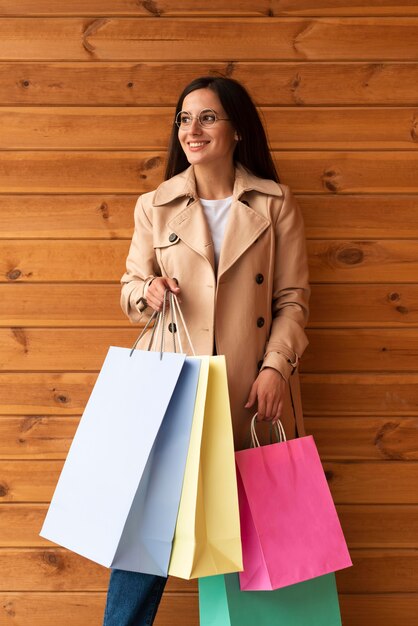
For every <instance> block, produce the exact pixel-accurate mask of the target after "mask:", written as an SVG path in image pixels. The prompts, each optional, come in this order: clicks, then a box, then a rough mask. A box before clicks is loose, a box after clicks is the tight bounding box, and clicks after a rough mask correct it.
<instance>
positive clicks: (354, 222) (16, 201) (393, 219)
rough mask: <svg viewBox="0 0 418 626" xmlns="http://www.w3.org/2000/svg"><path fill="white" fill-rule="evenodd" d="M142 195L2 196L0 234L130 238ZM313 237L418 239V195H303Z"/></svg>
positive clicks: (12, 236)
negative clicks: (137, 201) (135, 210)
mask: <svg viewBox="0 0 418 626" xmlns="http://www.w3.org/2000/svg"><path fill="white" fill-rule="evenodd" d="M137 197H138V195H137V194H132V195H106V194H101V195H65V194H51V195H34V194H22V195H16V194H14V195H7V194H4V195H0V239H20V238H24V239H130V238H131V236H132V231H133V213H134V207H135V202H136V199H137ZM297 199H298V203H299V205H300V207H301V209H302V212H303V216H304V220H305V229H306V236H307V237H308V238H314V239H411V238H414V239H416V238H418V210H417V209H418V195H397V196H388V195H386V194H382V195H378V194H376V195H369V196H364V195H331V194H328V195H305V194H298V196H297Z"/></svg>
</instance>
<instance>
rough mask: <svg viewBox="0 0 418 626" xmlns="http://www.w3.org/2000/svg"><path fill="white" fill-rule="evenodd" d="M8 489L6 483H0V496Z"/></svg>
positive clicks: (6, 492) (4, 495) (3, 496)
mask: <svg viewBox="0 0 418 626" xmlns="http://www.w3.org/2000/svg"><path fill="white" fill-rule="evenodd" d="M9 491H10V487H9V485H6V483H0V498H5V497H6V496H7V494H8V493H9Z"/></svg>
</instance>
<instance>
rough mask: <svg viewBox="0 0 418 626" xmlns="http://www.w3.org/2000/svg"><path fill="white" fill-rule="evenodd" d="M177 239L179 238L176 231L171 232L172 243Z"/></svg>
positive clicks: (170, 239)
mask: <svg viewBox="0 0 418 626" xmlns="http://www.w3.org/2000/svg"><path fill="white" fill-rule="evenodd" d="M177 239H178V236H177V235H176V233H170V236H169V238H168V240H169V241H170V242H171V243H174V242H175V241H177Z"/></svg>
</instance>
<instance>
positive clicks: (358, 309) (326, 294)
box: [0, 270, 418, 328]
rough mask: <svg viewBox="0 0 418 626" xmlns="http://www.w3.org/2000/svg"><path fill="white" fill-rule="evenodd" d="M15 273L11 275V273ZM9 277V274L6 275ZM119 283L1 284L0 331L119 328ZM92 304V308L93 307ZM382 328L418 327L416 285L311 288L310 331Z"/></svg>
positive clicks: (122, 318) (121, 318)
mask: <svg viewBox="0 0 418 626" xmlns="http://www.w3.org/2000/svg"><path fill="white" fill-rule="evenodd" d="M12 271H13V270H12ZM9 274H10V272H9ZM119 298H120V283H119V282H115V283H113V284H97V283H88V284H71V283H70V284H59V283H55V284H54V283H48V284H36V283H24V284H22V282H19V281H16V282H15V284H13V283H12V282H11V281H9V283H7V284H0V301H1V302H2V308H1V311H0V326H6V327H9V326H31V327H35V326H39V327H48V326H54V327H65V326H71V327H74V326H93V327H94V326H96V327H97V326H99V327H100V326H122V327H126V325H127V323H128V322H127V319H126V317H125V315H124V314H123V313H122V310H121V308H120V305H119ZM92 302H94V303H95V306H91V303H92ZM377 320H378V324H379V327H380V328H389V327H393V328H396V327H408V326H417V325H418V286H417V285H416V284H404V283H402V284H400V283H396V284H390V285H388V284H382V285H378V284H369V285H368V287H367V297H365V294H364V284H354V285H351V284H334V283H332V284H329V285H324V284H313V285H312V294H311V300H310V318H309V327H310V328H338V327H341V328H365V327H375V326H376V321H377Z"/></svg>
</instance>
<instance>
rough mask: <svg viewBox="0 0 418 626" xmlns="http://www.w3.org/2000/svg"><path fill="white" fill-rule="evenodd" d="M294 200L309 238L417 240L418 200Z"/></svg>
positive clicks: (377, 197) (344, 197)
mask: <svg viewBox="0 0 418 626" xmlns="http://www.w3.org/2000/svg"><path fill="white" fill-rule="evenodd" d="M297 199H298V203H299V205H300V207H301V209H302V212H303V217H304V221H305V228H306V236H307V237H308V238H316V239H326V238H328V239H332V238H336V239H346V238H348V239H353V238H354V239H376V238H377V239H388V238H396V239H402V238H404V239H411V238H415V237H417V236H418V210H417V209H418V196H414V195H399V196H396V197H395V196H388V195H386V194H382V195H370V196H360V195H358V196H356V195H327V196H317V195H304V194H302V195H298V197H297ZM0 202H1V198H0Z"/></svg>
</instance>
